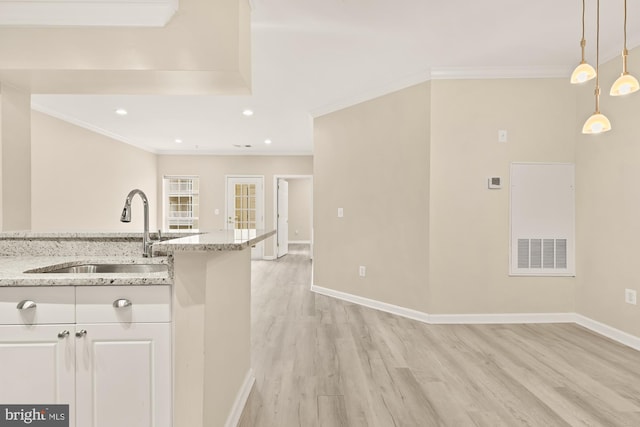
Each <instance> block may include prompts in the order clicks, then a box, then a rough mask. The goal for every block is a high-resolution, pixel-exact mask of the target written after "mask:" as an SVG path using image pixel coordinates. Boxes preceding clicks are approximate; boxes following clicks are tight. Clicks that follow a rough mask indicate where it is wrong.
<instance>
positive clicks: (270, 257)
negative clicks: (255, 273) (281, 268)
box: [262, 255, 276, 261]
mask: <svg viewBox="0 0 640 427" xmlns="http://www.w3.org/2000/svg"><path fill="white" fill-rule="evenodd" d="M262 259H263V260H264V261H275V260H276V257H275V256H273V255H265V256H263V257H262Z"/></svg>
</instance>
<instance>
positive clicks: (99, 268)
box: [44, 264, 169, 273]
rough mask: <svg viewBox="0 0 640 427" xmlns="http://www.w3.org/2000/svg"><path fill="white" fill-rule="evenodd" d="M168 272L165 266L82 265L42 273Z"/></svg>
mask: <svg viewBox="0 0 640 427" xmlns="http://www.w3.org/2000/svg"><path fill="white" fill-rule="evenodd" d="M168 270H169V266H168V265H167V264H82V265H73V266H71V267H63V268H57V269H55V270H49V271H45V272H44V273H162V272H166V271H168Z"/></svg>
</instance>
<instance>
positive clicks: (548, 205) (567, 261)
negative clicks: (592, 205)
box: [509, 163, 575, 276]
mask: <svg viewBox="0 0 640 427" xmlns="http://www.w3.org/2000/svg"><path fill="white" fill-rule="evenodd" d="M509 184H510V193H509V194H510V198H511V200H510V202H511V203H510V204H511V209H510V211H511V238H510V255H509V274H510V275H512V276H573V275H575V167H574V165H573V164H566V163H512V164H511V177H510V182H509Z"/></svg>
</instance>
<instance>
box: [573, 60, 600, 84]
mask: <svg viewBox="0 0 640 427" xmlns="http://www.w3.org/2000/svg"><path fill="white" fill-rule="evenodd" d="M595 76H596V70H595V69H594V68H593V67H592V66H591V65H589V64H587V63H586V62H581V63H580V64H578V66H577V67H576V69H575V70H573V73H571V83H572V84H579V83H584V82H586V81H589V80H591V79H593V78H594V77H595Z"/></svg>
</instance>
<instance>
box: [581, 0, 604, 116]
mask: <svg viewBox="0 0 640 427" xmlns="http://www.w3.org/2000/svg"><path fill="white" fill-rule="evenodd" d="M583 1H584V0H583ZM596 5H597V8H598V11H597V13H596V113H599V112H600V0H598V2H597V3H596Z"/></svg>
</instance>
